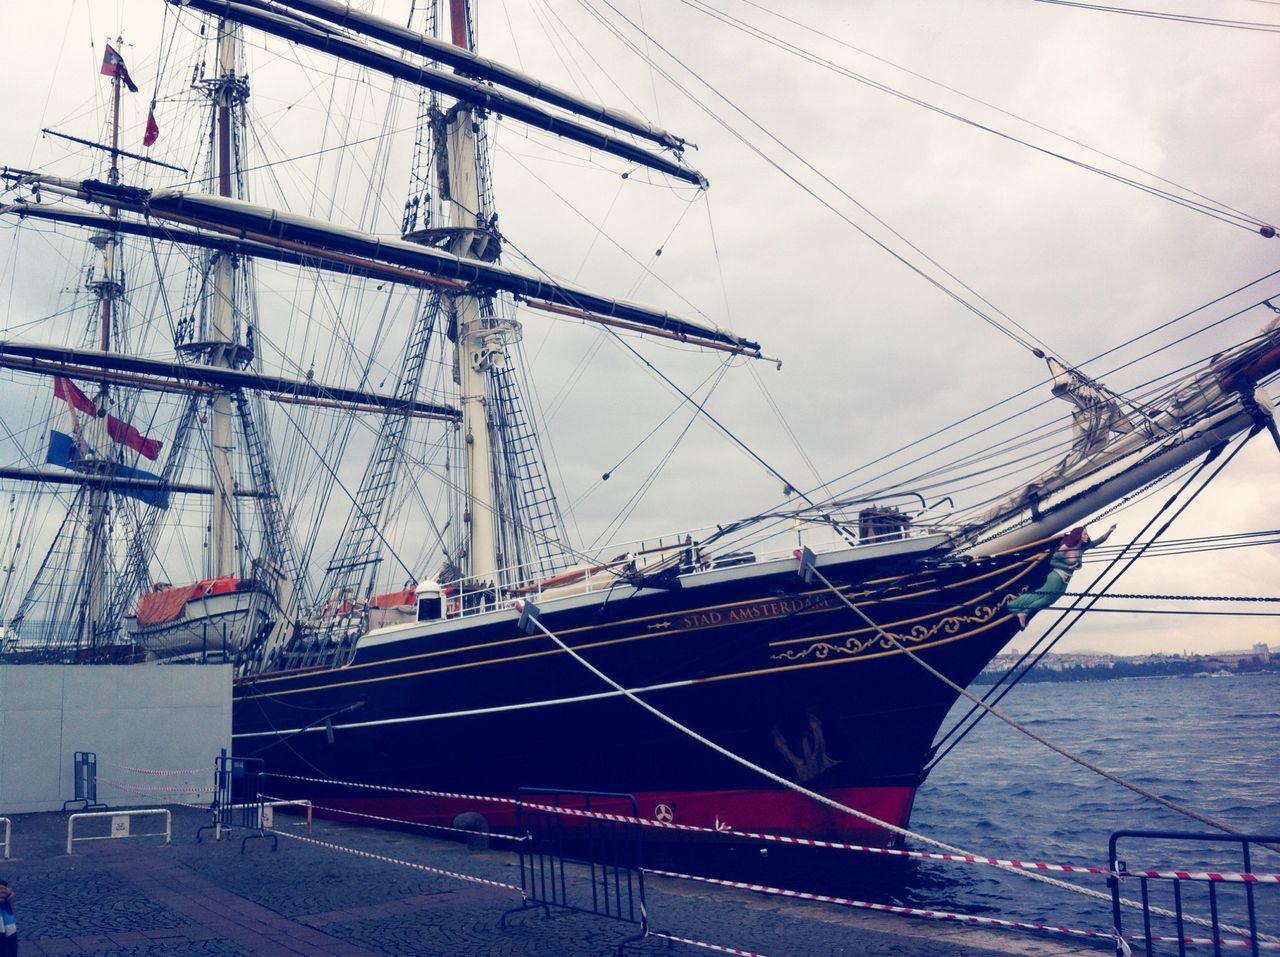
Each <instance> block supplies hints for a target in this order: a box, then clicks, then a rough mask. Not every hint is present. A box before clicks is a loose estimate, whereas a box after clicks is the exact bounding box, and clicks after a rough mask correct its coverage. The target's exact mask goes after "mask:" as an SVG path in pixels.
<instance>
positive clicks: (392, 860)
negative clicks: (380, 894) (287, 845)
mask: <svg viewBox="0 0 1280 957" xmlns="http://www.w3.org/2000/svg"><path fill="white" fill-rule="evenodd" d="M266 830H267V831H269V832H270V833H272V834H279V835H280V836H281V837H287V838H289V839H290V840H292V841H302V843H304V844H314V845H316V846H317V847H324V848H328V849H329V850H331V851H341V852H342V853H343V854H354V855H355V856H356V857H364V858H367V859H369V860H371V861H382V862H383V863H384V864H399V865H400V866H401V867H411V868H413V869H414V870H415V871H426V872H427V873H429V874H440V875H441V876H443V877H452V878H455V879H457V880H460V881H469V882H470V883H472V884H484V885H486V886H488V887H501V888H502V889H503V890H508V891H515V892H516V893H517V894H520V895H521V896H523V894H524V892H523V891H521V890H520V888H518V887H517V886H516V885H515V884H508V883H507V882H506V881H491V880H489V879H488V878H487V877H475V876H474V875H472V874H459V873H458V872H457V871H446V870H442V869H441V868H439V867H428V866H427V865H426V864H415V863H414V862H413V861H402V860H400V859H399V858H398V857H387V856H386V855H385V854H374V853H373V852H372V851H362V850H360V849H359V848H355V847H345V846H344V845H342V844H332V843H330V842H329V841H319V840H316V839H315V838H314V837H303V836H302V835H301V834H290V833H289V832H288V831H278V830H276V829H275V828H266Z"/></svg>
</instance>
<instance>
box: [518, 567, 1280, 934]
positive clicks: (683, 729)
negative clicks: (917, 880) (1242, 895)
mask: <svg viewBox="0 0 1280 957" xmlns="http://www.w3.org/2000/svg"><path fill="white" fill-rule="evenodd" d="M819 577H821V576H819ZM823 580H824V581H826V579H823ZM827 585H828V587H829V588H832V590H833V591H835V593H836V595H837V596H839V597H840V598H841V599H842V600H844V601H845V603H846V604H849V602H848V600H847V599H845V598H844V595H843V594H841V593H840V592H839V591H838V590H836V589H834V588H833V586H831V584H830V583H829V582H828V583H827ZM514 607H515V608H516V609H517V610H518V611H519V612H520V613H521V621H520V624H521V627H522V628H525V629H526V630H528V626H527V625H526V622H527V623H528V625H531V626H532V627H533V628H535V629H537V630H538V631H540V632H542V634H544V635H546V636H547V637H548V638H550V639H551V641H552V642H554V643H555V645H556V647H558V648H559V649H560V650H561V651H563V652H564V653H565V654H567V655H568V656H569V657H570V658H572V659H573V660H574V661H576V662H577V663H578V664H580V665H582V667H584V668H586V669H587V671H589V672H591V673H592V674H593V675H595V676H596V677H597V678H599V679H600V680H601V681H603V682H604V683H605V684H607V685H608V686H609V687H610V688H613V689H614V690H615V691H617V692H618V693H619V694H621V695H622V696H623V697H625V698H627V699H628V700H629V701H631V702H632V703H634V704H637V705H639V706H640V707H641V708H643V709H644V710H645V711H648V712H649V713H650V714H651V715H653V716H654V717H655V718H657V719H658V720H659V721H662V722H663V723H664V724H667V725H669V726H670V727H672V728H674V729H675V730H677V731H679V732H680V733H681V734H684V735H686V736H688V737H689V738H692V739H693V740H694V741H697V742H698V743H699V744H701V745H704V746H705V747H708V748H710V749H711V750H712V751H715V752H716V753H717V754H719V755H721V756H722V757H725V758H728V759H729V760H730V761H733V762H734V763H736V764H740V765H741V766H742V767H744V768H746V769H747V770H749V771H753V772H755V773H756V774H759V775H761V776H762V777H765V778H767V779H769V780H770V781H773V782H774V783H775V784H780V785H782V787H784V788H787V789H788V790H791V791H795V792H796V793H797V794H802V795H804V796H805V797H807V798H810V799H811V800H814V801H817V802H818V803H819V804H824V805H826V806H827V807H829V808H832V809H834V810H836V811H839V812H841V813H842V814H848V815H850V816H852V817H855V818H857V819H858V820H860V821H864V822H866V823H868V824H873V825H875V826H876V827H879V828H883V829H884V830H886V831H889V832H890V833H893V834H897V835H898V836H899V837H907V838H911V839H913V840H916V841H920V842H921V843H923V844H928V845H930V846H932V847H937V848H940V849H942V850H944V851H948V852H949V853H952V854H959V855H963V856H969V857H985V856H986V855H982V854H976V853H974V852H972V851H966V850H964V849H962V848H959V847H955V846H953V845H951V844H947V843H945V842H944V841H939V840H938V839H936V838H932V837H928V836H927V835H925V834H921V833H920V832H918V831H912V830H909V829H908V828H905V827H901V826H899V825H897V824H890V823H889V822H888V821H882V820H880V819H879V818H877V817H874V816H873V815H870V814H867V813H866V812H865V811H859V810H857V809H856V808H852V807H849V806H848V805H846V804H841V803H840V802H839V801H836V800H834V799H832V798H829V797H827V796H826V795H825V794H820V793H818V792H817V791H811V790H809V789H808V788H806V787H805V786H804V785H802V784H797V783H796V782H795V781H789V780H787V779H786V778H784V777H782V775H780V774H775V773H774V772H772V771H770V770H769V769H768V768H764V767H761V766H760V765H758V764H755V763H754V762H752V761H749V760H748V759H747V758H744V757H742V755H740V754H735V753H734V752H733V751H730V750H729V749H728V748H725V747H723V746H722V745H719V744H717V743H716V742H714V741H712V740H711V739H710V738H707V737H704V736H703V735H701V734H699V733H698V732H697V731H694V730H693V729H692V728H690V727H688V726H687V725H684V724H681V723H680V722H679V721H677V720H676V719H675V718H672V717H671V716H670V715H668V714H666V713H665V712H663V711H660V710H659V709H658V708H656V707H654V706H653V705H651V704H649V703H648V702H647V701H644V700H643V699H641V698H640V697H639V696H637V695H636V693H635V692H634V691H631V690H630V689H628V688H624V687H623V686H622V685H621V684H619V683H618V682H616V681H614V680H613V678H611V677H609V675H607V674H605V673H604V672H603V671H601V670H600V669H599V668H597V667H596V666H595V665H593V664H592V663H591V662H589V661H587V660H586V659H585V658H583V657H582V656H581V655H580V654H578V653H577V652H576V651H574V650H573V649H572V648H570V647H569V646H568V645H567V644H565V643H564V641H563V640H562V639H561V638H560V637H559V636H558V635H556V634H555V633H554V632H552V631H550V630H549V629H548V628H547V627H546V625H544V624H543V623H542V622H541V621H540V620H539V618H538V613H537V606H536V605H533V604H532V603H531V602H525V601H522V600H517V601H516V602H515V603H514ZM850 607H851V608H853V609H854V610H855V611H858V612H859V614H861V610H860V609H858V608H857V607H856V606H854V605H851V604H850ZM863 617H864V618H865V617H866V616H865V615H864V616H863ZM867 620H868V621H869V619H867ZM873 627H878V626H875V625H874V624H873ZM903 650H904V651H905V649H903ZM907 654H911V652H909V651H908V652H907ZM913 657H914V656H913ZM926 667H928V666H927V665H926ZM944 680H945V679H944ZM962 690H963V689H962ZM1000 869H1001V870H1003V871H1006V872H1007V873H1010V874H1017V875H1019V876H1022V877H1026V878H1029V879H1030V880H1033V881H1039V882H1040V883H1042V884H1049V885H1050V886H1053V887H1059V888H1062V889H1064V890H1068V891H1071V892H1072V893H1074V894H1082V895H1084V896H1086V897H1092V898H1094V899H1095V900H1103V901H1108V902H1109V901H1111V899H1112V898H1111V895H1110V894H1104V893H1102V892H1101V891H1096V890H1093V889H1092V888H1088V887H1081V886H1080V885H1079V884H1072V883H1071V882H1069V881H1062V880H1058V879H1057V878H1053V877H1048V876H1047V875H1045V874H1041V873H1037V872H1035V871H1026V870H1021V869H1019V868H1016V867H1004V866H1000ZM1120 902H1121V903H1122V904H1124V905H1125V906H1126V907H1131V908H1134V909H1138V910H1141V909H1143V906H1144V905H1143V904H1141V903H1139V902H1137V901H1133V900H1129V899H1127V898H1123V897H1122V898H1120ZM1146 909H1148V910H1149V911H1150V912H1151V913H1153V914H1160V915H1161V916H1165V917H1174V916H1175V915H1174V913H1173V912H1172V911H1169V910H1165V909H1164V908H1160V907H1154V906H1150V907H1147V908H1146ZM1182 919H1183V920H1188V921H1191V922H1192V923H1195V924H1199V925H1200V926H1203V927H1209V926H1213V925H1212V924H1211V923H1210V922H1209V921H1207V920H1205V919H1204V918H1201V917H1196V916H1194V915H1190V914H1183V915H1182ZM1258 937H1259V938H1263V937H1266V939H1271V938H1270V937H1267V935H1263V934H1259V935H1258Z"/></svg>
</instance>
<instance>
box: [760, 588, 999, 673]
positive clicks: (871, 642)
mask: <svg viewBox="0 0 1280 957" xmlns="http://www.w3.org/2000/svg"><path fill="white" fill-rule="evenodd" d="M1012 598H1013V596H1012V595H1006V596H1004V597H1003V598H1002V599H1001V600H999V601H997V602H996V603H994V604H991V605H975V606H974V608H973V613H972V614H969V615H947V616H946V617H945V618H940V619H938V620H937V621H936V622H934V623H933V624H931V625H916V626H915V627H914V628H912V629H911V631H910V632H909V633H907V634H902V633H900V632H888V631H886V632H885V633H884V634H879V633H877V634H875V635H873V636H871V637H869V638H858V637H857V636H854V635H850V636H849V637H848V638H846V639H845V640H844V641H842V642H830V641H815V642H814V643H813V644H811V645H809V646H808V647H807V648H797V649H793V650H789V651H780V652H778V653H777V654H775V655H772V656H771V658H772V660H773V661H803V660H804V659H805V658H808V657H810V656H812V657H813V658H814V659H816V660H818V661H822V660H824V659H826V658H829V657H831V656H833V655H843V656H846V657H854V656H856V655H860V654H862V653H863V652H865V651H867V649H869V648H876V649H883V650H886V651H894V650H897V648H898V646H899V645H901V646H906V645H919V644H922V643H923V642H926V641H929V640H930V639H932V638H934V637H936V636H938V635H939V634H941V635H956V634H958V633H959V632H960V631H961V630H962V629H963V628H964V627H965V626H966V625H984V624H986V623H987V622H989V621H991V619H993V618H995V617H996V615H998V614H1000V613H1001V611H1003V609H1004V606H1005V605H1006V604H1007V603H1008V602H1009V601H1010V599H1012Z"/></svg>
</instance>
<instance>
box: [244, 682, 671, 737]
mask: <svg viewBox="0 0 1280 957" xmlns="http://www.w3.org/2000/svg"><path fill="white" fill-rule="evenodd" d="M693 683H694V682H693V681H692V680H691V679H685V680H683V681H669V682H667V683H665V684H660V685H648V686H646V687H644V688H632V689H630V690H628V691H625V692H623V691H598V692H596V693H594V694H584V695H577V696H576V697H572V698H550V699H547V700H545V701H522V702H520V703H519V704H504V705H497V706H495V707H492V708H471V709H469V710H466V711H444V712H441V713H439V714H415V715H409V716H407V717H403V718H382V719H380V720H378V721H351V722H347V723H345V724H335V725H333V728H334V730H350V729H355V728H377V727H382V726H385V725H392V724H412V723H413V722H415V721H440V720H443V719H446V718H469V717H473V716H475V715H480V714H501V713H503V712H505V711H527V710H529V709H531V708H551V707H555V706H557V705H562V704H581V703H583V702H585V701H603V700H604V699H606V698H620V697H622V696H623V695H625V694H644V693H646V692H649V691H668V690H670V689H671V688H685V687H688V686H690V685H692V684H693ZM263 697H270V695H264V696H263ZM324 730H325V727H324V725H320V726H317V727H302V728H277V729H275V730H273V731H244V732H241V733H240V734H233V735H232V736H231V737H232V738H234V739H239V738H275V737H283V736H285V735H290V734H302V733H304V732H310V731H321V732H323V731H324Z"/></svg>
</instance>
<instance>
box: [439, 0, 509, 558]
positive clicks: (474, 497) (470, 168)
mask: <svg viewBox="0 0 1280 957" xmlns="http://www.w3.org/2000/svg"><path fill="white" fill-rule="evenodd" d="M449 18H450V25H451V29H452V39H453V43H454V45H455V46H458V47H462V48H463V49H466V50H470V49H471V46H472V44H471V37H470V35H469V30H468V17H467V9H466V2H465V0H449ZM445 122H446V128H445V129H446V143H447V151H448V167H447V168H448V182H447V184H445V185H446V189H445V190H443V191H442V192H443V193H444V196H443V198H444V203H445V207H446V209H447V210H448V221H449V225H450V226H451V227H453V230H454V237H453V240H452V242H451V243H450V245H449V251H450V252H452V253H454V254H456V255H459V256H467V257H468V258H473V259H478V258H481V256H480V252H481V250H482V248H483V246H484V245H485V244H486V243H487V242H488V241H489V239H490V236H489V233H488V231H487V230H486V229H484V228H483V227H482V224H481V223H480V183H479V178H478V176H477V173H476V125H477V124H478V123H479V118H478V117H477V116H476V111H475V109H474V107H472V106H471V105H470V104H467V103H461V102H459V103H457V104H455V105H454V107H453V108H452V109H451V110H450V111H449V112H448V114H446V117H445ZM449 307H450V312H451V315H452V319H453V323H452V326H453V328H454V329H456V339H455V345H456V350H455V359H454V362H455V366H454V368H455V370H456V375H457V378H458V392H459V398H460V400H461V407H462V439H463V464H464V469H465V472H466V511H465V514H464V515H463V521H464V522H465V523H466V528H467V561H466V568H465V571H466V574H467V577H468V578H470V579H471V580H472V581H475V582H493V581H496V580H497V573H498V569H499V566H500V565H501V561H500V556H499V554H498V532H497V507H496V501H495V499H494V487H493V485H494V483H493V435H492V421H491V417H490V414H489V403H488V393H489V370H490V369H491V368H493V367H494V366H495V365H501V364H502V363H503V361H504V360H505V354H506V342H505V338H506V335H505V333H504V332H503V329H502V324H501V323H498V322H493V321H492V320H486V319H485V318H484V317H483V316H482V314H481V302H480V299H479V298H478V297H477V296H474V295H454V296H451V297H450V303H449Z"/></svg>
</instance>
